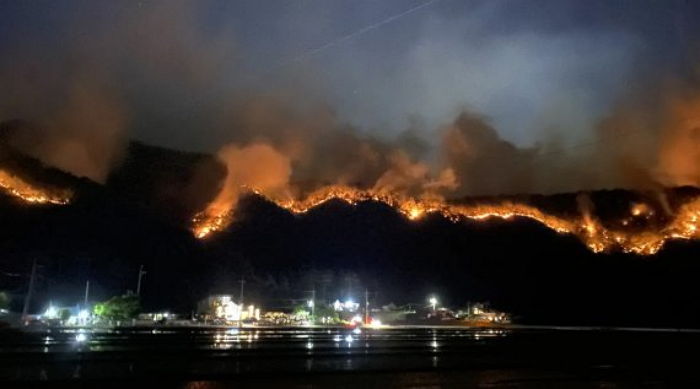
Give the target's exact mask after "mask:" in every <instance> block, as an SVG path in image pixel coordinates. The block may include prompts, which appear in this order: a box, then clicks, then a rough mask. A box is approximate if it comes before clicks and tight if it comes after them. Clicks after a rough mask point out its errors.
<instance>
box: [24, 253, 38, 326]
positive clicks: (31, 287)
mask: <svg viewBox="0 0 700 389" xmlns="http://www.w3.org/2000/svg"><path fill="white" fill-rule="evenodd" d="M35 278H36V258H34V260H33V261H32V274H31V276H29V289H28V290H27V295H26V296H24V307H23V308H22V320H27V314H28V313H29V303H30V302H31V300H32V293H33V292H34V279H35Z"/></svg>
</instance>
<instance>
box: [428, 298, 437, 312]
mask: <svg viewBox="0 0 700 389" xmlns="http://www.w3.org/2000/svg"><path fill="white" fill-rule="evenodd" d="M428 302H430V305H431V306H432V307H433V311H434V310H435V309H436V308H437V304H438V300H437V298H436V297H435V296H433V297H431V298H430V299H429V300H428Z"/></svg>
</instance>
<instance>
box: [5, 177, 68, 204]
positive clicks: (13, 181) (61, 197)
mask: <svg viewBox="0 0 700 389" xmlns="http://www.w3.org/2000/svg"><path fill="white" fill-rule="evenodd" d="M0 188H2V189H3V190H4V191H5V192H6V193H8V194H10V195H12V196H15V197H17V198H19V199H22V200H23V201H25V202H27V203H33V204H57V205H65V204H68V203H69V202H70V198H71V194H70V193H69V192H67V191H58V190H56V191H47V190H44V189H41V188H37V187H35V186H33V185H31V184H29V183H27V182H26V181H24V180H22V179H21V178H19V177H17V176H14V175H12V174H10V173H8V172H6V171H4V170H0Z"/></svg>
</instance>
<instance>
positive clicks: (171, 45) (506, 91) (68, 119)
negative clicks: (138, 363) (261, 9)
mask: <svg viewBox="0 0 700 389" xmlns="http://www.w3.org/2000/svg"><path fill="white" fill-rule="evenodd" d="M445 3H447V2H445ZM198 4H199V3H195V2H185V1H176V2H167V3H166V2H163V3H158V2H156V3H145V4H143V5H142V6H139V7H121V6H118V5H114V4H113V5H111V6H106V5H105V7H106V8H107V9H108V12H106V13H105V14H107V15H109V16H108V18H105V17H102V18H94V20H93V19H91V18H90V17H89V16H90V15H92V14H91V12H94V10H92V11H90V7H85V10H81V11H79V12H76V13H75V16H71V17H68V18H67V19H66V20H64V22H65V24H66V25H67V27H66V26H63V27H61V28H62V30H61V34H56V35H57V36H60V38H57V41H58V42H60V44H56V42H53V41H51V40H48V43H47V39H46V38H44V39H43V40H42V39H40V38H38V37H37V36H35V35H30V34H27V36H21V34H17V39H21V40H22V41H21V42H15V44H13V45H10V46H8V47H10V49H6V54H7V55H4V56H3V57H2V59H1V60H0V61H1V62H0V83H1V84H2V85H3V93H4V96H9V97H10V98H6V99H2V100H0V120H7V119H14V118H20V119H25V120H28V121H30V122H33V123H35V124H36V126H35V127H33V128H36V129H37V130H26V131H23V132H18V133H17V134H15V135H14V137H13V139H12V142H13V144H14V145H15V146H16V147H17V148H19V149H21V150H24V151H26V152H27V153H29V154H31V155H34V156H37V157H38V158H40V159H42V160H43V161H44V162H46V163H47V164H50V165H52V166H56V167H59V168H61V169H64V170H66V171H69V172H72V173H74V174H76V175H79V176H86V177H89V178H91V179H93V180H96V181H99V182H104V181H105V180H106V179H107V178H108V175H109V171H110V169H112V168H114V166H117V165H118V163H119V160H120V157H121V156H122V154H123V151H124V146H125V145H126V141H127V139H128V138H129V137H131V136H132V135H135V136H137V137H138V138H139V139H140V140H144V141H146V142H150V143H157V144H159V145H162V146H170V147H175V148H186V149H194V150H198V151H201V150H204V151H209V152H212V153H214V152H217V150H218V157H219V159H220V160H221V161H222V164H223V165H225V166H226V168H227V169H228V173H229V174H228V177H227V178H226V181H225V182H223V183H222V192H221V193H220V194H219V196H218V197H217V199H216V200H215V201H214V203H215V204H218V205H216V207H219V206H220V205H221V204H224V203H226V204H228V205H227V206H228V207H230V206H235V204H236V203H237V201H238V198H239V196H240V194H241V191H242V188H243V187H245V186H248V187H251V188H254V189H257V190H261V191H264V192H270V194H272V195H274V196H276V197H279V196H288V197H290V198H299V197H303V196H304V195H305V194H307V193H309V192H311V191H313V190H315V189H318V188H320V187H322V186H325V185H336V184H340V185H348V186H353V187H358V188H362V189H368V190H374V191H377V192H399V193H404V194H407V195H411V196H442V197H445V198H458V197H462V196H467V195H498V194H512V193H553V192H564V191H577V190H591V189H600V188H616V187H623V188H659V187H662V186H670V185H699V184H700V170H699V168H698V166H700V164H699V163H698V162H699V160H700V151H699V150H700V148H699V145H698V142H699V141H698V135H697V134H696V133H697V132H698V124H697V117H698V114H699V109H698V106H700V104H698V101H699V100H700V99H698V98H697V96H698V94H697V93H693V91H688V88H687V87H685V88H680V87H673V88H668V87H656V86H655V85H656V84H658V83H660V80H663V79H664V78H667V77H673V76H677V75H674V74H665V73H660V74H659V75H658V76H657V78H655V79H650V78H649V74H650V73H649V72H644V71H642V70H644V69H636V68H635V67H634V66H633V65H634V64H635V63H636V62H639V61H643V60H644V59H648V57H645V55H648V53H645V52H644V49H643V47H644V45H643V44H641V43H640V42H641V41H643V40H644V39H645V37H644V36H639V35H637V34H635V33H634V31H635V30H634V29H629V28H628V29H625V28H623V27H624V26H622V25H621V26H619V28H618V26H615V25H612V26H611V25H605V24H604V25H599V26H597V27H596V28H595V29H591V30H589V29H586V28H585V27H584V26H580V25H579V26H577V27H575V28H574V27H566V26H562V25H550V24H551V23H550V22H551V20H550V17H549V16H547V17H545V16H542V15H539V16H537V15H534V16H536V17H534V19H533V20H534V21H531V22H528V21H523V20H521V19H518V18H512V16H513V15H512V14H511V12H514V11H511V8H512V7H513V5H512V4H511V3H501V2H484V3H474V4H473V5H470V6H469V7H467V6H466V5H459V6H457V5H455V7H457V8H459V9H457V10H456V11H455V12H454V15H453V14H452V11H450V10H451V8H449V7H447V8H441V7H442V6H441V5H440V4H439V2H438V3H437V4H436V6H435V10H434V12H433V11H430V10H429V9H426V10H425V12H427V14H426V15H424V16H425V17H420V18H418V15H413V16H412V17H416V18H418V19H415V20H413V22H412V23H413V24H412V25H411V28H410V34H409V33H406V28H403V29H397V30H396V31H394V30H391V29H388V28H389V27H392V26H390V25H388V26H385V27H386V30H385V31H384V30H379V29H378V30H377V31H374V32H372V34H375V33H377V34H379V33H381V34H387V35H386V36H383V38H382V39H386V42H390V43H391V45H392V46H391V47H392V48H394V49H395V50H396V52H393V54H391V55H386V56H385V55H384V50H385V49H386V47H387V46H388V44H387V43H383V44H380V43H381V42H380V43H377V45H376V46H375V45H367V42H366V41H363V40H362V39H365V36H362V37H358V41H357V42H348V43H347V44H343V45H338V46H333V48H332V50H330V51H329V52H327V53H326V52H321V51H318V52H317V53H318V55H316V56H311V57H308V56H307V57H304V56H303V55H302V56H301V57H298V56H291V58H302V60H301V61H297V62H294V63H292V64H291V66H286V65H285V62H284V60H282V61H279V60H278V61H270V62H269V63H268V62H265V63H264V65H265V66H259V67H262V68H263V69H262V70H259V69H257V68H256V66H251V65H260V63H255V62H247V61H249V59H248V57H251V56H252V55H251V54H250V53H251V52H255V49H256V48H258V47H257V46H256V47H253V48H251V47H244V46H241V45H239V44H238V41H237V37H236V36H235V34H234V33H233V30H235V29H234V28H233V27H231V26H230V25H229V24H228V23H221V22H219V23H215V22H211V20H212V19H211V15H209V13H208V12H205V11H206V10H205V8H206V7H200V6H198ZM553 4H558V2H552V3H550V4H549V5H548V6H547V7H548V9H549V8H551V9H554V10H555V11H557V12H558V14H557V15H558V16H560V17H562V18H564V19H566V20H567V23H568V22H570V23H571V24H572V25H575V24H576V23H575V20H574V19H575V15H576V12H574V11H576V7H574V6H571V4H568V5H562V6H559V5H553ZM329 7H332V6H329ZM302 8H303V7H302ZM341 8H342V7H341ZM516 8H517V7H516ZM302 10H303V9H302ZM516 11H517V10H516ZM565 11H566V12H565ZM222 12H223V11H222ZM290 12H291V11H290ZM300 12H301V11H300ZM329 12H330V11H329ZM303 13H304V14H305V15H306V14H310V15H312V16H313V13H308V12H303ZM516 13H517V12H516ZM319 14H323V12H320V13H319ZM455 15H462V16H461V17H456V16H455ZM103 16H104V15H103ZM339 16H342V15H339ZM260 17H261V18H262V17H264V15H263V16H260ZM214 19H216V18H214ZM540 19H542V20H540ZM227 20H228V19H227ZM303 20H306V19H303ZM334 20H340V21H343V22H346V21H348V20H349V19H348V18H340V17H339V18H336V19H334ZM503 20H510V21H512V22H513V23H512V25H508V28H505V26H504V28H495V27H494V26H503V23H500V21H503ZM239 21H240V20H239ZM240 22H241V23H243V22H244V21H240ZM309 22H310V21H309ZM554 24H556V23H554ZM564 24H566V23H564ZM623 24H624V23H623ZM304 25H309V26H312V25H313V24H312V23H304ZM350 27H353V26H350ZM354 27H355V29H356V27H357V26H354ZM258 28H259V27H258ZM282 30H283V31H282V32H279V31H276V32H275V31H265V33H269V36H270V37H275V36H277V35H275V34H278V35H285V34H284V31H285V30H284V29H282ZM349 30H350V31H352V30H353V28H349ZM256 31H257V30H256ZM287 35H290V36H293V34H287ZM266 36H268V35H266V34H262V33H261V34H258V35H255V39H254V42H260V41H265V39H263V38H264V37H266ZM277 38H279V36H277ZM360 38H362V39H360ZM271 39H272V38H271ZM279 39H280V41H281V42H283V43H282V44H283V45H284V42H286V41H285V40H284V39H281V38H279ZM295 39H297V37H295ZM324 39H328V38H327V37H324ZM242 40H245V39H243V38H242ZM299 45H300V44H299V43H297V46H299ZM354 45H356V46H354ZM272 46H274V45H272ZM297 46H294V47H297ZM311 46H312V47H313V45H311ZM30 47H31V48H30ZM377 50H379V51H377ZM271 51H274V50H271ZM280 52H281V53H286V51H285V50H280ZM321 54H323V55H321ZM326 54H327V56H326ZM281 58H282V59H284V58H287V57H285V56H281ZM245 65H247V67H246V66H245ZM246 69H247V71H246ZM271 72H272V73H275V74H273V75H271V74H270V73H271ZM678 78H680V79H682V78H683V75H678ZM243 86H245V87H243ZM640 95H645V96H651V97H648V98H645V99H641V98H639V96H640ZM465 107H466V108H465ZM412 114H415V116H410V115H412ZM407 117H411V118H412V119H411V120H406V118H407ZM222 144H226V145H227V146H225V147H224V148H222V149H220V147H221V145H222ZM217 211H218V209H217Z"/></svg>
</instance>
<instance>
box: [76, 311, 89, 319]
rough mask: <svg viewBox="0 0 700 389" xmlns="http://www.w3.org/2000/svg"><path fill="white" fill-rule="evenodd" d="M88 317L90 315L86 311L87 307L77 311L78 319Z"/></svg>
mask: <svg viewBox="0 0 700 389" xmlns="http://www.w3.org/2000/svg"><path fill="white" fill-rule="evenodd" d="M88 317H90V312H88V310H87V309H83V310H81V311H80V312H78V319H80V320H87V318H88Z"/></svg>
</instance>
